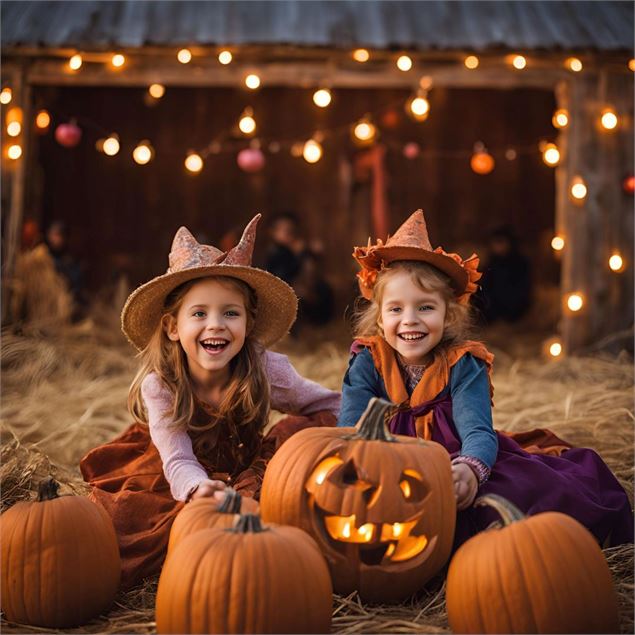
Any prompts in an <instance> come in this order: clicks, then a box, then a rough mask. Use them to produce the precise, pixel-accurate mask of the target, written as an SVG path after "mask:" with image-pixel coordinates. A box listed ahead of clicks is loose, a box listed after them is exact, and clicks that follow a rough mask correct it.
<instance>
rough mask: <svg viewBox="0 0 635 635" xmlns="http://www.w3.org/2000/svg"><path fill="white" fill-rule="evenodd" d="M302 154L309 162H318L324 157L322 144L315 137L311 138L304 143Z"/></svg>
mask: <svg viewBox="0 0 635 635" xmlns="http://www.w3.org/2000/svg"><path fill="white" fill-rule="evenodd" d="M302 156H303V157H304V160H305V161H306V162H307V163H317V162H318V161H319V160H320V159H321V158H322V146H321V145H320V144H319V143H318V142H317V141H316V140H315V139H309V140H308V141H307V142H306V143H305V144H304V148H303V149H302Z"/></svg>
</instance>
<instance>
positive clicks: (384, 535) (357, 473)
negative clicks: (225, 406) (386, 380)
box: [260, 399, 456, 602]
mask: <svg viewBox="0 0 635 635" xmlns="http://www.w3.org/2000/svg"><path fill="white" fill-rule="evenodd" d="M389 407H390V404H388V403H387V402H385V401H382V400H379V399H372V400H371V402H370V403H369V406H368V408H367V409H366V411H365V412H364V414H363V415H362V417H361V419H360V421H359V422H358V424H357V428H307V429H305V430H302V431H300V432H298V433H296V434H294V435H293V436H292V437H291V438H290V439H289V440H287V441H286V442H285V443H284V445H283V446H282V447H281V448H280V449H279V450H278V451H277V452H276V454H275V455H274V457H273V459H272V460H271V461H270V463H269V465H268V466H267V470H266V472H265V477H264V481H263V486H262V494H261V499H260V509H261V513H262V517H263V519H264V520H265V521H267V522H269V521H271V522H277V523H282V524H287V525H295V526H296V527H300V528H301V529H304V530H305V531H307V532H308V533H309V534H311V536H313V537H314V538H315V540H316V541H317V543H318V545H319V546H320V548H321V549H322V552H323V553H324V555H325V557H326V560H327V562H328V564H329V567H330V570H331V576H332V579H333V586H334V588H335V590H336V591H337V592H338V593H342V594H348V593H350V592H351V591H353V590H355V589H357V590H358V591H359V594H360V596H361V597H362V599H364V600H368V601H373V602H375V601H376V602H393V601H398V600H401V599H403V598H405V597H407V596H408V595H410V594H411V593H413V592H414V591H416V590H418V589H420V588H421V586H422V585H423V584H425V582H427V581H428V580H429V579H430V578H431V577H432V576H433V575H434V574H435V573H437V572H438V571H439V570H440V569H441V567H443V565H444V564H445V562H446V561H447V559H448V557H449V556H450V550H451V548H452V540H453V537H454V525H455V520H456V503H455V497H454V488H453V485H452V473H451V468H450V459H449V455H448V453H447V451H446V450H445V448H443V447H442V446H441V445H439V444H437V443H434V442H431V441H424V440H422V439H415V438H412V437H406V436H393V435H391V434H390V433H389V432H388V430H387V428H386V425H385V423H384V416H385V413H386V411H387V409H388V408H389Z"/></svg>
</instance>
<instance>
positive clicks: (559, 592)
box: [446, 494, 619, 633]
mask: <svg viewBox="0 0 635 635" xmlns="http://www.w3.org/2000/svg"><path fill="white" fill-rule="evenodd" d="M474 504H475V505H489V506H492V507H494V508H495V509H496V510H497V511H498V512H499V513H500V515H501V517H502V519H503V523H504V527H503V528H502V529H490V530H487V531H484V532H482V533H479V534H477V535H476V536H474V538H472V539H470V540H468V541H467V542H466V543H465V544H463V545H462V546H461V548H460V549H459V550H458V551H457V552H456V554H455V556H454V558H453V559H452V562H451V563H450V568H449V571H448V579H447V589H446V602H447V611H448V619H449V622H450V627H451V628H452V630H453V631H454V632H455V633H618V632H619V621H618V609H617V598H616V595H615V591H614V589H613V582H612V580H611V572H610V571H609V568H608V565H607V564H606V560H605V558H604V554H603V553H602V551H601V549H600V548H599V546H598V544H597V542H596V541H595V538H594V537H593V536H592V534H591V533H590V532H589V531H588V530H587V529H586V528H585V527H583V526H582V525H581V524H580V523H579V522H578V521H576V520H575V519H574V518H572V517H571V516H567V515H565V514H561V513H559V512H543V513H541V514H536V515H535V516H530V517H528V518H527V517H525V516H524V515H523V514H522V513H521V512H520V511H519V510H518V509H517V508H516V507H514V506H513V505H512V504H511V503H510V502H508V501H506V500H505V499H503V498H501V497H500V496H496V495H493V494H490V495H487V496H483V497H481V498H479V499H477V500H476V502H475V503H474Z"/></svg>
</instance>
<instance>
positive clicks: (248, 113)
mask: <svg viewBox="0 0 635 635" xmlns="http://www.w3.org/2000/svg"><path fill="white" fill-rule="evenodd" d="M238 128H240V131H241V132H242V133H243V134H246V135H251V134H253V133H254V132H256V120H255V119H254V113H253V110H252V109H251V108H245V110H243V113H242V115H241V116H240V121H239V122H238Z"/></svg>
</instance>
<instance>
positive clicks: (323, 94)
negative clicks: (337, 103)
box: [313, 88, 332, 108]
mask: <svg viewBox="0 0 635 635" xmlns="http://www.w3.org/2000/svg"><path fill="white" fill-rule="evenodd" d="M331 99H332V96H331V91H330V90H329V89H328V88H320V89H319V90H316V91H315V92H314V93H313V103H314V104H315V105H316V106H319V107H320V108H326V107H327V106H328V105H329V104H330V103H331Z"/></svg>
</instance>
